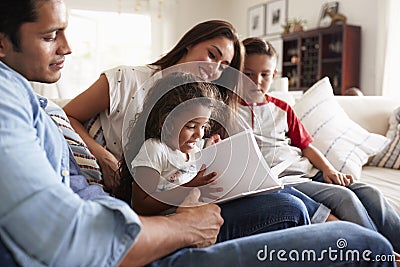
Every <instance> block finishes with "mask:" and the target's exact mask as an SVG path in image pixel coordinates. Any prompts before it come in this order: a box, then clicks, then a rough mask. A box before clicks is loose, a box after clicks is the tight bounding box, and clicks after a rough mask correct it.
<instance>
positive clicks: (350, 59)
mask: <svg viewBox="0 0 400 267" xmlns="http://www.w3.org/2000/svg"><path fill="white" fill-rule="evenodd" d="M282 39H283V53H282V76H286V77H288V78H289V90H291V91H295V90H302V91H306V90H307V89H308V88H309V87H310V86H312V85H313V84H314V83H315V82H316V81H318V80H319V79H321V78H322V77H325V76H328V77H329V79H330V82H331V84H332V87H333V89H334V94H335V95H342V94H344V92H345V90H346V89H348V88H351V87H359V85H360V55H361V28H360V27H359V26H354V25H334V26H331V27H329V28H319V29H314V30H309V31H301V32H293V33H289V34H284V35H282Z"/></svg>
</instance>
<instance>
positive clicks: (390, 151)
mask: <svg viewBox="0 0 400 267" xmlns="http://www.w3.org/2000/svg"><path fill="white" fill-rule="evenodd" d="M386 137H387V138H389V139H390V142H389V144H388V145H387V146H386V147H385V148H384V149H383V150H382V151H381V152H379V153H378V154H377V155H376V156H375V157H374V158H373V160H372V161H371V163H370V164H369V165H371V166H378V167H384V168H391V169H400V107H398V108H397V109H395V111H394V112H393V114H392V116H391V117H390V121H389V130H388V132H387V134H386Z"/></svg>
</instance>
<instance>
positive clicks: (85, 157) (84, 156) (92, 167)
mask: <svg viewBox="0 0 400 267" xmlns="http://www.w3.org/2000/svg"><path fill="white" fill-rule="evenodd" d="M46 112H47V114H49V115H50V117H51V118H52V119H53V121H54V122H55V123H56V124H57V126H58V128H60V129H61V131H62V133H63V135H64V137H65V139H66V140H67V142H68V144H69V146H70V148H71V150H72V153H73V155H74V158H75V160H76V162H77V163H78V165H79V167H80V169H81V171H82V174H83V175H84V176H85V177H86V179H87V180H88V181H89V182H97V183H101V181H102V176H101V171H100V167H99V165H98V163H97V160H96V158H95V157H94V156H93V154H92V153H91V152H90V151H89V148H88V147H87V145H86V144H85V143H84V142H83V140H82V138H81V137H80V136H79V135H78V134H77V133H76V132H75V130H74V129H73V128H72V126H71V124H70V122H69V120H68V117H67V115H66V114H65V112H64V110H62V109H61V108H60V107H59V106H57V104H55V103H54V102H51V101H49V104H48V105H47V107H46Z"/></svg>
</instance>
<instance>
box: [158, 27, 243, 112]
mask: <svg viewBox="0 0 400 267" xmlns="http://www.w3.org/2000/svg"><path fill="white" fill-rule="evenodd" d="M218 37H225V38H227V39H228V40H230V41H232V42H233V48H234V54H233V58H232V60H231V63H230V64H229V66H230V67H231V68H227V69H226V70H224V71H223V72H222V74H221V77H220V78H219V79H218V80H216V81H215V83H216V84H218V85H219V86H218V87H219V90H220V93H221V96H222V98H223V101H224V102H225V103H226V104H227V105H229V106H230V107H231V108H232V109H233V110H236V109H237V106H236V105H237V101H236V100H235V99H234V93H235V92H236V91H237V85H238V82H239V76H240V72H241V71H242V69H243V60H244V50H243V46H242V44H241V42H240V39H239V35H238V33H237V31H236V29H235V28H234V27H233V25H232V24H231V23H229V22H227V21H223V20H208V21H204V22H201V23H199V24H197V25H195V26H194V27H193V28H191V29H190V30H189V31H188V32H187V33H186V34H185V35H184V36H182V38H181V39H180V40H179V41H178V43H177V44H176V45H175V47H174V48H172V50H171V51H169V52H168V53H167V54H166V55H165V56H163V57H162V58H160V59H159V60H157V61H156V62H154V63H152V64H151V65H154V66H156V67H158V68H160V69H161V70H163V69H166V68H168V67H171V66H173V65H175V64H176V63H177V62H178V61H179V60H180V59H181V58H182V57H183V56H184V55H185V54H186V53H187V48H188V47H189V46H193V45H196V44H199V43H201V42H204V41H208V40H211V39H214V38H218Z"/></svg>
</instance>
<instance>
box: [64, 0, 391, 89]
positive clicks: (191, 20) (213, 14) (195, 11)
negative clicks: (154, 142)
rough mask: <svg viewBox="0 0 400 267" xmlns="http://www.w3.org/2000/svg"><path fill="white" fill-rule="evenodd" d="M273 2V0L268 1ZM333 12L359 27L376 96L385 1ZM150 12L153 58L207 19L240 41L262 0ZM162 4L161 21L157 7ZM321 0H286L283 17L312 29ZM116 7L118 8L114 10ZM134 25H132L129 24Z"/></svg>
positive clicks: (365, 0)
mask: <svg viewBox="0 0 400 267" xmlns="http://www.w3.org/2000/svg"><path fill="white" fill-rule="evenodd" d="M137 1H138V0H85V1H81V0H66V3H67V4H68V6H69V7H72V8H83V9H97V10H108V11H121V10H122V11H123V12H135V11H134V9H135V3H137ZM269 1H273V0H269ZM337 1H338V2H339V12H340V13H343V14H344V15H346V16H347V19H348V23H349V24H354V25H359V26H361V28H362V49H361V55H362V56H361V75H360V77H361V81H360V82H361V85H360V88H361V89H362V90H363V92H364V94H366V95H380V94H381V84H382V74H383V54H384V48H385V39H386V35H385V17H386V16H385V14H386V13H385V10H386V1H378V0H352V1H345V0H337ZM141 2H142V3H143V4H144V5H147V7H150V8H147V10H150V12H152V13H153V14H152V20H153V25H154V27H153V30H152V37H153V54H154V57H155V58H157V57H158V56H159V55H161V54H163V53H165V52H166V51H168V50H169V49H171V48H172V46H173V45H174V44H175V43H176V42H177V40H178V39H179V38H180V37H181V36H182V35H183V34H184V33H185V32H186V31H187V30H188V29H189V28H191V27H192V26H193V25H195V24H197V23H198V22H201V21H204V20H208V19H225V20H228V21H230V22H231V23H232V24H233V25H234V26H235V27H236V28H237V30H238V32H239V35H240V38H245V37H247V10H248V8H249V7H252V6H254V5H258V4H262V3H267V2H268V0H264V1H263V0H246V1H245V0H202V1H198V0H163V1H160V0H141ZM160 2H161V3H162V10H161V17H159V16H158V15H159V14H158V12H159V9H158V7H157V6H158V4H159V3H160ZM326 2H329V1H327V0H322V1H321V0H301V1H299V0H287V3H288V18H298V17H299V18H304V19H306V20H307V26H306V27H307V29H312V28H315V27H316V26H317V24H318V19H319V16H320V12H321V6H322V5H323V4H324V3H326ZM118 9H120V10H118ZM133 26H134V25H133Z"/></svg>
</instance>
